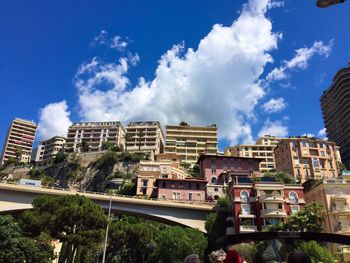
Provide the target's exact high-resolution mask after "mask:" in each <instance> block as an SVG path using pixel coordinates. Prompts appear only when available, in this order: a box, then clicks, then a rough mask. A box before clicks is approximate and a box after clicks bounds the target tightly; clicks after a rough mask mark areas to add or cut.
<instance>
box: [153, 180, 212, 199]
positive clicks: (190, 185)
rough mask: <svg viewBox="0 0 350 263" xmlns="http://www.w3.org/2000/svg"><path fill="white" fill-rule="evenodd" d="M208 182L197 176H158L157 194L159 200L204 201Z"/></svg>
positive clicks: (156, 183)
mask: <svg viewBox="0 0 350 263" xmlns="http://www.w3.org/2000/svg"><path fill="white" fill-rule="evenodd" d="M206 184H207V181H204V180H199V179H195V178H190V179H177V178H158V179H157V180H156V182H155V186H156V196H157V198H158V199H159V200H179V201H188V202H204V201H206V194H205V187H206Z"/></svg>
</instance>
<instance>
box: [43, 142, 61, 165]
mask: <svg viewBox="0 0 350 263" xmlns="http://www.w3.org/2000/svg"><path fill="white" fill-rule="evenodd" d="M65 145H66V138H64V137H62V136H54V137H52V138H50V139H48V140H45V141H40V142H39V146H42V149H43V153H42V156H41V162H42V163H43V164H44V163H48V162H50V161H51V160H52V159H53V158H54V157H55V156H56V155H57V154H58V153H60V152H63V150H64V147H65Z"/></svg>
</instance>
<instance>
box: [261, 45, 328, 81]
mask: <svg viewBox="0 0 350 263" xmlns="http://www.w3.org/2000/svg"><path fill="white" fill-rule="evenodd" d="M332 46H333V40H331V41H329V43H328V44H324V43H323V42H322V41H316V42H314V44H313V45H312V46H311V47H309V48H307V47H304V48H299V49H297V50H295V53H296V54H295V56H294V57H293V58H292V59H291V60H288V61H284V62H283V65H282V66H280V67H279V68H274V69H273V70H272V71H271V72H270V73H269V74H268V75H267V77H266V81H267V82H272V81H277V80H282V79H286V78H287V77H288V73H287V72H288V70H291V69H306V68H307V67H308V65H309V61H310V59H311V58H312V57H313V56H314V55H316V54H318V55H320V56H325V57H328V56H329V54H330V52H331V51H332Z"/></svg>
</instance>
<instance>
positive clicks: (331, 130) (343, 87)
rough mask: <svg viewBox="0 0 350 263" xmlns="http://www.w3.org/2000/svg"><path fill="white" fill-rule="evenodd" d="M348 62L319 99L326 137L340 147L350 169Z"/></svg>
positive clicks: (349, 71) (349, 82)
mask: <svg viewBox="0 0 350 263" xmlns="http://www.w3.org/2000/svg"><path fill="white" fill-rule="evenodd" d="M349 96H350V62H349V66H347V67H344V68H342V69H340V70H339V71H338V72H337V73H336V74H335V76H334V77H333V83H332V85H331V86H330V87H329V88H328V89H327V90H326V91H324V92H323V95H322V96H321V98H320V102H321V108H322V114H323V121H324V124H325V127H326V129H327V136H328V138H329V139H330V140H332V141H334V142H335V143H336V144H337V145H338V146H339V147H340V154H341V157H342V160H343V161H344V163H345V164H346V165H347V167H349V168H350V111H349V109H350V100H349Z"/></svg>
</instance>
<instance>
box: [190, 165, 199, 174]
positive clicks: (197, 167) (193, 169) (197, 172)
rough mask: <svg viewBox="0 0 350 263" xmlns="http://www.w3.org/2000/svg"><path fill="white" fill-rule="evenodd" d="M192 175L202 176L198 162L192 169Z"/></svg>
mask: <svg viewBox="0 0 350 263" xmlns="http://www.w3.org/2000/svg"><path fill="white" fill-rule="evenodd" d="M191 175H192V176H193V177H199V176H200V168H199V165H198V164H195V165H193V167H192V170H191Z"/></svg>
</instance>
